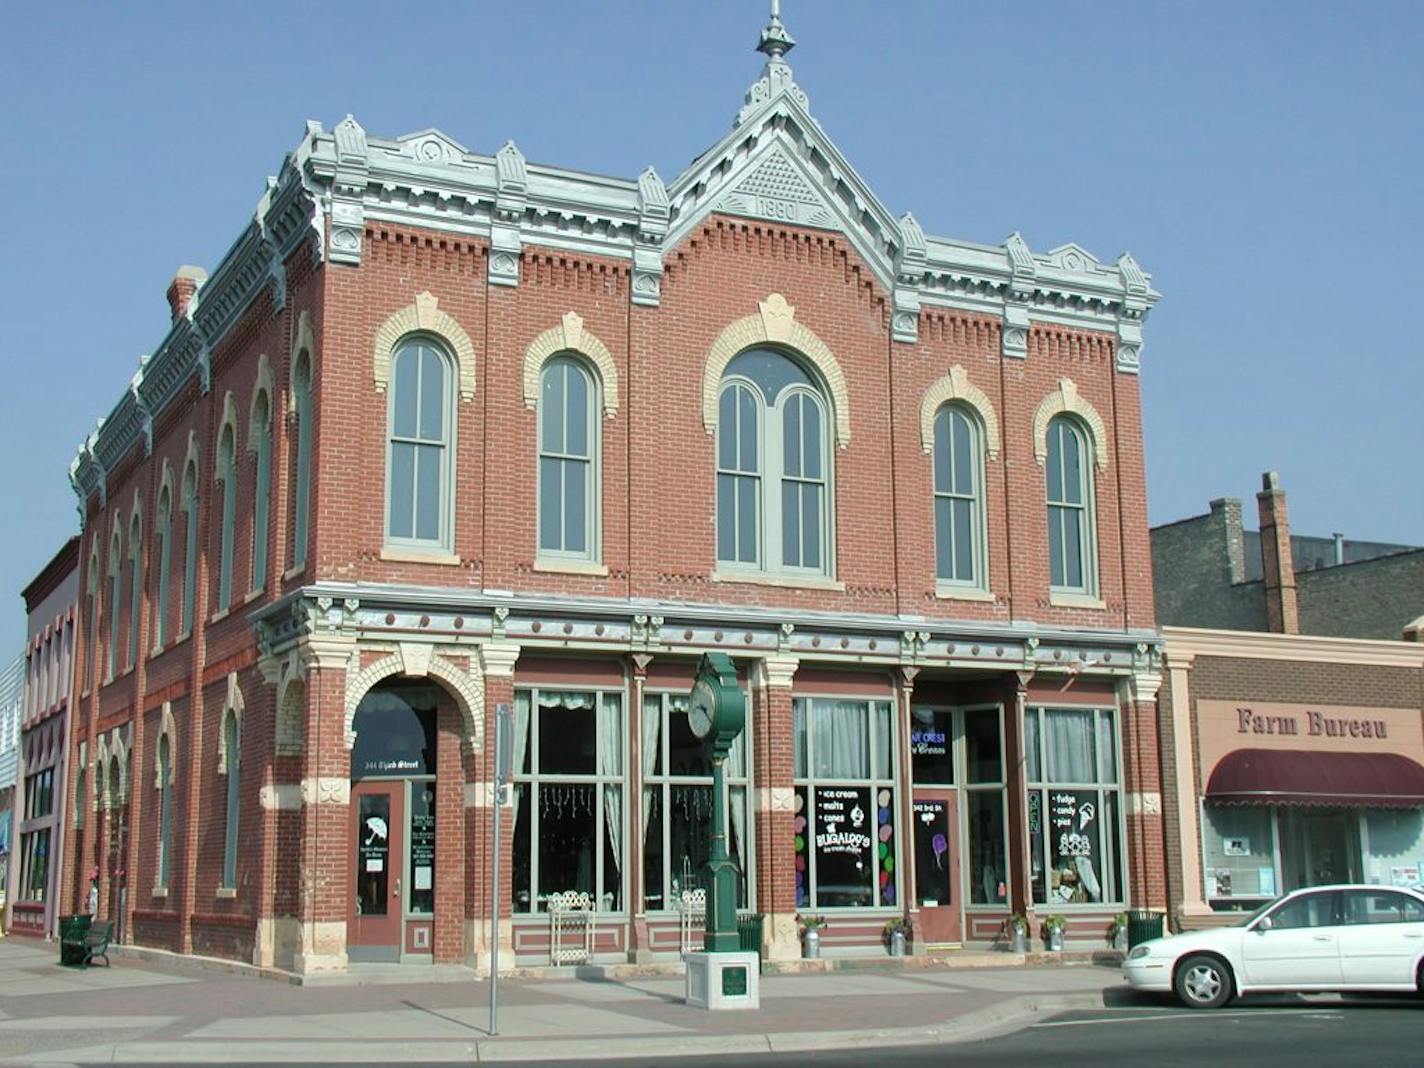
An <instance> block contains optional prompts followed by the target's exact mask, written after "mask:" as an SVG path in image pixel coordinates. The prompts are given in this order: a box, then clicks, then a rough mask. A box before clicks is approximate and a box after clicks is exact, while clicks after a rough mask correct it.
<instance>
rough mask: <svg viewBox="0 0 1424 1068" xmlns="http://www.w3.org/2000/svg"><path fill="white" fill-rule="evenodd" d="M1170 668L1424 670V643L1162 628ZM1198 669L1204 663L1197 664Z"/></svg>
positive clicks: (1190, 628) (1193, 628) (1198, 665)
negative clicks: (1228, 664)
mask: <svg viewBox="0 0 1424 1068" xmlns="http://www.w3.org/2000/svg"><path fill="white" fill-rule="evenodd" d="M1162 638H1163V640H1164V641H1165V642H1166V647H1165V651H1166V656H1167V663H1168V664H1169V665H1174V664H1183V663H1186V664H1192V663H1194V662H1195V661H1196V660H1199V659H1200V658H1203V657H1222V658H1229V659H1241V660H1294V661H1300V662H1305V663H1317V664H1362V665H1366V666H1369V667H1401V668H1414V669H1416V670H1424V645H1419V644H1416V643H1414V642H1404V641H1399V642H1395V641H1380V640H1377V639H1372V638H1324V637H1319V636H1316V635H1313V634H1272V633H1266V632H1264V631H1261V632H1257V631H1238V630H1207V629H1204V628H1196V627H1163V628H1162ZM1195 666H1196V667H1200V666H1201V665H1200V664H1195Z"/></svg>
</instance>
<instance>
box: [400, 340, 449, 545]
mask: <svg viewBox="0 0 1424 1068" xmlns="http://www.w3.org/2000/svg"><path fill="white" fill-rule="evenodd" d="M450 378H451V367H450V359H449V357H448V356H447V355H446V354H445V352H444V350H442V349H441V348H440V347H439V346H438V345H436V344H435V343H434V342H433V341H431V340H430V339H428V338H424V337H412V338H407V339H406V340H405V341H403V342H401V344H400V345H399V346H398V347H397V348H396V351H395V356H394V358H393V359H392V360H391V385H390V412H389V419H390V422H389V426H390V436H389V441H388V449H387V454H386V470H387V476H386V478H387V490H386V496H387V505H386V542H387V543H388V544H390V545H392V546H396V547H406V548H413V549H418V550H419V549H426V550H437V551H438V550H442V549H443V550H446V551H449V550H451V549H452V548H453V538H452V537H451V530H450V527H451V523H450V515H451V507H450V496H451V482H452V481H453V480H452V477H451V476H452V473H453V470H454V462H453V458H452V456H451V452H452V444H453V439H454V426H453V423H454V412H453V410H452V401H453V393H452V390H451V388H450V386H451V382H450Z"/></svg>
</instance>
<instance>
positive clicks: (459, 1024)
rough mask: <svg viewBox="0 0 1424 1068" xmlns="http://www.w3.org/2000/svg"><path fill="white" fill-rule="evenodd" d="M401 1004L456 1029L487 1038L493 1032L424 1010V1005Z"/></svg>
mask: <svg viewBox="0 0 1424 1068" xmlns="http://www.w3.org/2000/svg"><path fill="white" fill-rule="evenodd" d="M401 1004H402V1005H404V1006H406V1007H407V1008H410V1009H414V1010H415V1011H416V1012H423V1013H425V1015H427V1016H434V1017H435V1018H436V1019H437V1020H444V1021H445V1022H446V1023H452V1024H454V1025H455V1026H456V1027H460V1028H463V1029H464V1030H466V1031H473V1032H474V1033H475V1034H477V1035H484V1036H485V1037H487V1038H488V1037H491V1036H492V1035H493V1032H492V1031H491V1030H490V1029H489V1027H488V1026H485V1027H480V1026H479V1025H477V1024H472V1023H466V1022H465V1021H464V1020H457V1019H455V1017H453V1016H446V1015H445V1014H444V1013H443V1012H436V1011H435V1010H434V1009H429V1008H426V1007H425V1006H424V1005H417V1004H416V1003H415V1002H413V1001H406V1000H402V1001H401Z"/></svg>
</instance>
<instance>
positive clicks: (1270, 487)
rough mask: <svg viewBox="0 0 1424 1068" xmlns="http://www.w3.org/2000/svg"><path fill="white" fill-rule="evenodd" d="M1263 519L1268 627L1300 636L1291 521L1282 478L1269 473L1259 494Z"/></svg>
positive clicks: (1262, 533) (1263, 479)
mask: <svg viewBox="0 0 1424 1068" xmlns="http://www.w3.org/2000/svg"><path fill="white" fill-rule="evenodd" d="M1256 505H1257V508H1258V509H1259V511H1260V515H1261V573H1262V575H1264V577H1265V580H1266V626H1267V627H1269V628H1270V629H1271V630H1272V631H1274V632H1275V633H1277V634H1299V633H1300V616H1299V613H1298V612H1297V611H1296V600H1295V561H1294V560H1293V558H1292V556H1291V539H1290V521H1289V520H1288V519H1287V518H1286V492H1285V490H1283V489H1281V485H1280V476H1279V475H1278V474H1276V472H1274V471H1267V472H1266V473H1265V474H1263V475H1262V476H1261V492H1260V493H1258V494H1256Z"/></svg>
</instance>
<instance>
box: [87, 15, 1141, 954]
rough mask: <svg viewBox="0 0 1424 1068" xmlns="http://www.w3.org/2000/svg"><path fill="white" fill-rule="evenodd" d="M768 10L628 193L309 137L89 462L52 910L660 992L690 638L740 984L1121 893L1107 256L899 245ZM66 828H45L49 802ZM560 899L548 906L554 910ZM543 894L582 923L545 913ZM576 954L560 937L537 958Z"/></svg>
mask: <svg viewBox="0 0 1424 1068" xmlns="http://www.w3.org/2000/svg"><path fill="white" fill-rule="evenodd" d="M790 46H791V41H790V37H789V35H788V34H787V33H786V31H785V28H784V27H783V26H782V25H781V23H780V21H779V20H777V19H773V21H772V23H771V24H770V25H769V26H768V27H767V28H766V30H764V31H763V34H762V39H761V44H760V49H759V50H760V51H762V52H763V53H764V54H765V58H766V62H765V66H764V68H763V69H762V71H761V74H760V76H759V77H758V78H757V80H755V81H754V82H753V84H752V86H751V87H750V89H749V90H748V91H747V93H746V96H745V101H744V103H743V104H742V106H741V107H740V110H738V111H737V112H736V114H735V116H734V119H733V122H732V124H731V128H730V130H728V131H727V132H725V133H724V134H723V135H721V136H720V137H719V138H718V139H717V140H716V141H715V143H714V144H712V145H711V147H709V148H708V150H707V151H706V152H704V153H703V154H702V155H701V156H699V157H698V158H697V159H696V160H695V161H694V162H693V163H692V164H691V165H690V166H689V167H688V168H687V169H686V170H684V171H683V172H682V173H680V174H678V175H677V176H676V177H674V178H673V180H672V181H671V182H664V181H663V179H662V178H661V177H660V176H659V175H658V173H657V172H656V171H655V170H654V169H653V168H651V167H649V168H647V169H645V170H644V171H643V172H642V173H641V174H640V175H638V176H637V177H636V178H608V177H603V176H599V175H592V174H585V173H579V172H574V171H569V170H564V169H560V168H558V167H552V166H542V165H537V164H534V163H531V162H529V161H527V160H526V159H525V158H524V156H523V155H522V154H521V153H520V151H519V150H518V148H516V147H515V145H514V144H513V143H512V142H511V143H508V144H506V145H505V146H504V147H503V148H501V149H499V150H498V151H497V152H495V153H493V154H492V155H490V154H483V153H480V152H476V151H472V150H470V149H468V148H466V147H465V146H463V145H461V144H459V143H458V142H457V141H455V140H454V139H453V138H451V137H449V136H447V135H445V134H443V133H440V132H438V131H433V130H426V131H423V132H421V133H418V134H412V135H409V136H406V137H397V138H385V137H378V136H375V135H374V134H369V133H367V131H366V130H364V129H363V128H362V127H361V126H360V125H359V124H358V123H357V122H356V120H355V119H354V118H351V117H348V118H347V119H345V120H344V121H342V122H341V123H339V124H337V126H336V127H335V129H333V130H326V129H324V128H323V127H322V126H321V125H319V124H317V123H309V124H308V127H307V130H306V133H305V135H304V137H303V138H302V140H301V142H300V144H299V145H298V146H297V148H296V149H295V150H294V151H293V152H292V153H291V154H290V155H289V156H288V157H287V158H286V160H285V161H284V162H283V165H282V167H281V170H280V173H279V174H278V176H277V177H276V178H275V179H274V180H273V181H272V182H271V183H270V185H269V188H268V190H267V192H266V193H265V195H264V196H263V197H262V200H261V202H260V204H259V206H258V209H257V212H256V214H255V215H254V217H253V219H252V221H251V222H250V223H249V225H248V226H247V228H246V229H245V230H244V231H243V233H242V234H241V235H240V236H239V237H238V240H237V241H236V242H235V244H234V245H233V247H232V249H231V250H230V251H229V253H228V254H227V256H226V257H225V258H224V259H223V261H222V262H221V263H220V264H219V265H218V266H217V267H216V268H215V269H214V270H213V272H212V274H211V276H207V275H205V274H204V272H202V271H200V270H197V269H191V268H189V269H184V270H183V271H180V272H179V275H178V277H176V278H175V279H174V281H173V284H172V286H171V288H170V291H169V296H170V302H171V309H172V325H171V328H170V330H169V333H168V335H167V336H166V338H164V340H163V342H162V343H161V344H160V345H159V346H158V348H157V350H156V351H155V352H154V354H153V356H152V357H151V358H150V359H148V360H147V361H146V362H145V363H144V364H143V365H142V367H141V368H140V370H139V371H138V373H137V374H136V375H135V376H134V378H133V381H132V383H131V386H130V388H129V389H128V391H127V392H126V393H125V394H124V395H123V397H122V398H121V399H120V401H119V403H118V404H117V405H116V407H115V408H114V409H113V411H112V412H111V413H110V414H109V415H108V416H107V418H106V419H104V420H103V422H102V425H101V426H100V427H99V428H98V429H97V430H96V431H95V433H94V434H93V435H91V437H90V439H89V440H88V441H87V442H86V443H85V444H84V446H83V447H82V449H81V451H80V454H79V457H78V459H77V460H76V463H75V465H74V468H73V482H74V485H75V488H76V491H77V493H78V495H79V499H80V502H81V511H82V513H83V515H84V521H85V534H84V543H83V545H84V549H83V560H82V568H83V570H82V579H81V582H82V585H81V591H82V593H81V602H80V604H81V607H80V619H81V630H82V634H81V640H82V642H83V645H84V647H85V650H86V652H85V654H84V655H83V656H82V657H81V663H80V667H79V671H80V677H79V679H78V681H77V683H76V690H77V691H78V694H79V697H78V701H77V705H76V708H77V714H76V716H75V718H74V723H75V741H74V751H75V752H76V753H79V752H84V753H87V757H86V758H85V760H84V766H83V767H82V768H80V769H79V770H78V772H77V775H76V781H77V783H78V785H77V790H78V792H79V794H80V796H79V797H78V799H77V801H76V804H77V805H79V806H81V807H85V808H86V811H87V810H88V807H93V806H95V805H96V804H97V810H96V811H95V812H94V813H93V818H92V819H89V820H87V821H86V822H85V824H84V826H83V827H82V828H80V829H78V830H76V831H75V832H74V838H73V848H74V850H75V851H76V852H77V853H78V854H79V859H78V860H77V861H76V862H75V863H74V864H72V865H71V866H70V868H69V870H70V871H71V872H73V873H74V877H73V879H72V881H71V885H70V886H69V893H70V894H71V896H72V897H73V898H74V900H75V901H76V902H77V901H80V900H82V895H83V894H84V893H85V892H86V889H87V884H86V876H87V873H88V872H89V871H91V870H95V869H97V874H98V879H99V883H100V899H101V903H102V904H101V912H105V913H106V914H108V915H113V916H116V917H118V918H119V919H120V921H121V923H122V927H123V930H124V932H125V937H126V938H129V939H130V940H133V941H136V942H140V943H143V944H146V945H152V946H161V947H167V948H170V949H172V950H175V951H179V952H193V953H201V954H215V955H219V956H228V957H234V958H240V959H246V960H254V961H256V962H258V963H262V964H274V965H276V966H279V967H282V968H287V969H292V970H294V971H297V972H312V971H318V970H329V969H342V968H345V967H347V965H348V962H354V961H362V960H404V961H411V962H420V961H431V960H434V961H462V960H467V961H469V962H471V963H474V964H476V965H477V966H479V967H487V966H488V959H489V957H488V949H489V944H490V942H489V939H490V931H491V923H490V915H489V913H490V898H491V879H490V875H491V857H490V853H491V838H490V830H489V827H490V819H491V815H492V813H491V808H490V806H491V804H492V799H493V797H494V791H493V788H492V782H491V780H492V764H491V760H492V758H491V755H490V750H491V745H490V742H491V740H492V728H491V723H492V718H493V714H494V711H495V709H496V708H497V707H498V706H500V705H509V706H510V708H511V710H512V723H513V726H514V730H515V735H514V745H513V752H514V763H515V774H514V780H515V781H514V786H513V789H512V791H511V793H510V797H509V799H508V802H507V808H506V812H505V814H506V817H507V818H505V819H504V833H505V838H506V840H505V841H504V843H503V851H504V857H505V858H507V866H506V867H505V869H504V871H503V883H504V885H503V892H502V902H503V903H504V910H503V915H502V916H501V917H500V918H499V923H498V925H497V928H496V929H497V932H498V934H497V937H498V938H499V940H500V943H501V944H502V946H503V947H504V952H503V954H502V958H501V959H502V961H503V962H504V963H505V964H506V965H508V964H512V963H514V962H515V961H519V962H521V963H527V964H535V963H547V962H548V961H549V960H550V957H551V950H552V949H553V948H554V947H552V946H551V929H552V924H551V919H550V914H549V910H550V908H551V904H552V906H554V908H555V909H556V910H562V909H564V908H566V907H567V906H568V905H569V904H570V902H571V901H575V902H578V903H579V904H580V905H581V906H586V908H587V909H588V910H589V911H590V912H591V913H592V914H593V921H592V924H591V928H592V932H591V934H590V935H589V936H588V941H587V943H585V944H584V945H583V947H582V950H580V948H579V947H568V946H565V947H563V948H565V949H567V950H569V952H582V951H587V952H589V953H590V954H591V955H592V956H593V957H594V958H595V959H604V960H627V959H635V960H648V959H655V958H657V957H659V956H662V955H666V956H667V957H668V958H669V959H675V955H676V953H677V951H678V949H679V946H680V938H681V937H682V936H681V933H680V916H679V911H678V910H679V907H680V906H681V905H682V904H683V902H684V896H683V895H684V892H685V891H688V890H691V889H694V888H695V887H697V886H698V884H699V881H700V879H701V877H702V876H701V867H702V865H703V864H704V863H705V860H706V858H707V855H708V850H709V848H710V837H711V831H710V827H709V824H710V819H711V811H712V806H711V781H712V780H711V770H710V767H709V764H708V760H707V757H706V755H705V753H704V751H703V749H702V747H701V746H700V745H699V744H698V743H697V742H696V740H695V739H694V738H693V736H692V735H691V733H690V730H689V727H688V723H687V715H686V709H687V695H688V691H689V688H690V685H691V681H692V677H693V671H694V668H695V666H696V663H697V660H698V658H699V657H700V656H701V654H702V653H704V652H705V651H708V650H721V651H723V652H726V653H728V654H730V655H731V656H732V657H733V658H734V660H735V662H736V663H737V665H738V668H739V671H740V672H741V677H742V679H743V683H744V686H745V687H746V691H747V694H748V697H749V701H750V705H749V708H750V714H749V723H748V727H747V730H746V732H745V734H744V736H743V738H742V739H741V744H740V750H739V752H738V753H737V754H736V755H735V757H734V760H733V767H732V769H731V774H730V784H731V785H730V802H731V803H730V806H729V810H730V815H729V818H728V827H727V830H728V832H729V841H730V843H731V850H732V853H733V855H734V856H735V858H736V859H737V861H738V862H739V865H740V868H741V871H742V873H743V876H742V886H741V895H742V900H743V904H744V906H745V907H746V908H747V909H749V910H754V911H757V912H761V913H763V914H765V916H766V923H765V928H764V930H765V950H766V952H767V953H768V954H769V955H771V956H773V957H788V956H796V955H798V954H799V952H800V950H799V946H798V915H805V914H807V913H816V914H822V915H824V916H826V917H827V918H828V919H829V920H830V921H831V922H830V926H829V928H828V929H827V932H826V935H825V939H824V942H823V945H825V947H826V951H827V952H829V953H857V952H883V950H882V949H881V948H880V938H881V931H882V927H883V925H884V923H885V921H886V920H887V919H888V918H891V917H896V916H901V917H904V918H906V919H908V920H909V921H910V923H911V924H912V927H913V939H912V942H913V944H914V946H915V947H916V949H917V951H921V952H924V951H929V950H932V949H938V948H949V947H954V946H959V945H974V944H980V945H983V944H988V943H990V942H993V941H995V940H996V939H999V938H1001V937H1002V935H1003V932H1004V930H1005V924H1006V921H1007V918H1008V916H1009V915H1010V913H1012V912H1024V913H1027V914H1030V915H1036V916H1038V917H1041V916H1043V915H1045V914H1048V913H1062V914H1064V915H1066V916H1068V917H1069V937H1070V942H1071V941H1073V940H1077V941H1079V942H1081V943H1082V944H1084V945H1088V944H1092V945H1101V944H1102V939H1103V937H1104V935H1105V929H1106V924H1107V922H1108V919H1109V918H1110V917H1111V915H1112V914H1113V913H1115V912H1117V911H1118V910H1119V909H1121V908H1123V907H1125V906H1127V905H1128V904H1133V905H1142V906H1152V905H1158V906H1161V905H1165V900H1166V898H1165V886H1164V883H1163V880H1162V875H1161V863H1160V857H1161V850H1162V827H1161V803H1160V802H1161V798H1160V787H1159V782H1158V764H1157V753H1158V745H1157V713H1156V694H1157V688H1158V684H1159V678H1160V675H1159V654H1158V643H1157V640H1156V638H1155V632H1154V623H1153V614H1152V613H1153V596H1152V575H1151V560H1150V552H1149V547H1148V537H1147V522H1146V514H1147V512H1146V491H1145V486H1144V469H1143V452H1142V427H1141V399H1140V390H1139V380H1138V369H1139V352H1140V348H1141V345H1142V327H1143V320H1144V318H1145V316H1146V314H1147V312H1148V310H1149V309H1150V307H1151V306H1152V304H1153V303H1154V302H1155V301H1156V299H1157V293H1156V292H1155V291H1154V290H1153V289H1152V287H1151V285H1150V280H1149V278H1148V276H1147V275H1146V274H1144V273H1143V271H1142V270H1141V269H1140V268H1139V267H1138V265H1137V264H1136V262H1134V260H1133V259H1132V257H1131V256H1128V255H1125V254H1124V255H1123V256H1121V257H1120V258H1119V259H1117V260H1115V261H1111V262H1104V261H1100V260H1098V259H1096V258H1095V257H1093V256H1092V255H1091V254H1089V253H1088V252H1086V251H1085V250H1083V249H1082V248H1080V247H1078V246H1076V245H1066V246H1063V247H1061V248H1056V249H1053V250H1051V251H1048V252H1037V253H1036V252H1034V251H1032V250H1031V249H1030V248H1029V246H1028V245H1027V243H1026V242H1025V241H1024V239H1023V238H1022V237H1021V236H1019V235H1018V234H1013V235H1010V236H1009V237H1008V238H1007V239H1006V241H1005V242H1004V243H1003V244H1000V245H997V246H985V245H977V244H972V243H968V242H964V241H958V240H953V239H949V238H938V237H930V236H927V235H926V234H925V233H924V232H923V231H922V229H921V227H920V226H919V224H918V223H917V222H916V221H915V219H914V217H913V216H911V215H908V214H905V215H900V216H898V217H897V216H896V215H893V214H891V212H890V211H889V210H887V208H886V207H885V206H884V205H883V204H882V203H881V201H880V200H879V198H878V197H877V196H876V195H875V193H874V191H873V190H871V189H870V188H869V187H868V186H866V184H865V183H864V182H863V181H862V179H861V178H860V177H859V175H858V174H857V173H856V171H855V169H854V167H853V166H852V165H851V163H850V162H849V161H848V160H846V159H845V158H844V157H843V156H842V155H841V153H840V152H839V150H838V149H837V148H836V146H835V145H834V143H832V141H831V140H830V139H829V137H828V136H827V134H826V133H825V131H824V129H823V128H822V126H821V125H820V124H819V123H818V122H817V121H815V120H814V119H813V118H812V117H811V109H810V102H809V99H808V97H807V94H806V92H805V91H804V90H803V89H802V88H801V87H800V86H799V85H798V84H797V83H796V81H795V79H794V77H793V74H792V71H791V68H790V66H789V65H788V64H787V62H786V59H785V53H786V51H787V50H788V49H789V48H790ZM86 806H87V807H86ZM569 895H573V896H572V897H570V896H569ZM581 914H582V913H581ZM580 937H583V936H582V935H580Z"/></svg>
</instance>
